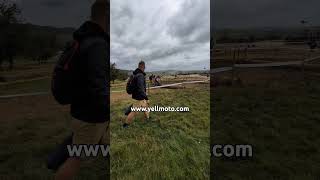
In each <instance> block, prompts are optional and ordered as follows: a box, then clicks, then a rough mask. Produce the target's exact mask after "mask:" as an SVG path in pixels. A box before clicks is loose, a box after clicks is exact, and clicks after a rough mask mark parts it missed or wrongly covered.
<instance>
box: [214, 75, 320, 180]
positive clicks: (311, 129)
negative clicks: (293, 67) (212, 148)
mask: <svg viewBox="0 0 320 180" xmlns="http://www.w3.org/2000/svg"><path fill="white" fill-rule="evenodd" d="M288 77H290V78H288V79H286V80H283V79H282V80H281V79H279V80H262V81H260V82H259V83H255V84H254V83H253V84H247V85H244V86H234V87H224V86H220V87H214V97H213V98H212V102H213V107H214V109H212V111H213V115H214V119H213V123H212V124H211V143H212V144H251V145H252V146H253V157H252V158H249V159H236V158H232V159H228V158H211V165H212V166H211V173H212V174H211V177H212V179H215V180H216V179H217V180H219V179H222V180H225V179H232V180H234V179H235V180H237V179H240V180H242V179H259V180H264V179H265V180H269V179H296V180H298V179H299V180H300V179H305V180H309V179H310V180H314V179H317V178H319V172H320V166H319V162H320V149H319V147H320V140H319V136H320V131H319V126H320V111H319V102H320V93H319V92H320V82H319V80H318V78H309V79H308V80H307V81H306V82H307V83H306V84H304V83H302V82H301V79H300V80H298V79H295V78H292V76H290V74H288ZM291 78H292V80H291Z"/></svg>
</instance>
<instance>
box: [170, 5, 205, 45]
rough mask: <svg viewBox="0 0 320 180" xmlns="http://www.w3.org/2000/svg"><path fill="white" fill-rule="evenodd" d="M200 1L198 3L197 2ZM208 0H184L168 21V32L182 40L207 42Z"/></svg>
mask: <svg viewBox="0 0 320 180" xmlns="http://www.w3.org/2000/svg"><path fill="white" fill-rule="evenodd" d="M200 1H201V2H202V3H199V2H200ZM209 3H210V1H209V0H194V1H185V2H184V4H183V5H182V8H181V10H180V11H179V12H178V13H177V14H176V15H175V16H173V17H172V18H171V19H170V20H169V21H168V25H169V27H170V28H169V29H168V33H169V34H170V35H171V36H172V37H174V38H179V39H181V40H182V41H183V42H189V41H196V42H207V41H208V40H209V35H210V32H209V30H210V27H209V21H210V14H209V13H206V12H209V11H208V7H209Z"/></svg>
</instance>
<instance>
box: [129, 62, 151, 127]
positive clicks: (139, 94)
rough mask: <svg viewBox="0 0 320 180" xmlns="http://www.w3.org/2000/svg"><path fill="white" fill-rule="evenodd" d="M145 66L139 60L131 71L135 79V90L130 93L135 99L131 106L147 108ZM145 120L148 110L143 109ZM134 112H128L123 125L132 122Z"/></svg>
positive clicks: (147, 117) (148, 117) (147, 118)
mask: <svg viewBox="0 0 320 180" xmlns="http://www.w3.org/2000/svg"><path fill="white" fill-rule="evenodd" d="M145 68H146V66H145V62H144V61H140V62H139V66H138V68H137V69H136V70H135V71H134V72H133V75H134V81H135V86H136V88H135V90H134V91H133V93H132V99H134V100H135V102H134V103H133V106H132V107H133V108H141V107H142V108H148V106H149V99H148V96H147V93H146V89H147V87H146V77H145V76H146V73H145V72H144V70H145ZM144 114H145V118H146V120H149V119H150V116H149V112H148V111H144ZM135 115H136V112H133V111H132V112H130V113H129V114H128V116H127V118H126V120H125V122H124V124H123V127H124V128H126V127H128V126H129V124H131V123H132V121H133V118H134V116H135Z"/></svg>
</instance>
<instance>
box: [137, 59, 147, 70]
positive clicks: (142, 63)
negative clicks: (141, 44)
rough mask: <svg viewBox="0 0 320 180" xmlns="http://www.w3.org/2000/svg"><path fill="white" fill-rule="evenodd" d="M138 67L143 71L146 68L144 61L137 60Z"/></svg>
mask: <svg viewBox="0 0 320 180" xmlns="http://www.w3.org/2000/svg"><path fill="white" fill-rule="evenodd" d="M138 68H139V69H140V70H141V71H142V72H144V70H145V69H146V64H145V63H144V61H140V62H139V65H138Z"/></svg>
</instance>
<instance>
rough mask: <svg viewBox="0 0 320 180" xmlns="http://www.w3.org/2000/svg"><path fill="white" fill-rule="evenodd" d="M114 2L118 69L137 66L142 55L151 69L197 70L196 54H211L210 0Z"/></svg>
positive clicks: (114, 54) (113, 40)
mask: <svg viewBox="0 0 320 180" xmlns="http://www.w3.org/2000/svg"><path fill="white" fill-rule="evenodd" d="M111 3H112V4H111V7H113V8H112V9H111V61H112V62H116V63H117V65H118V67H119V68H123V69H134V68H135V67H136V63H137V62H138V61H139V60H140V59H141V58H142V59H143V60H145V61H146V63H147V65H148V69H149V70H164V69H168V68H169V69H170V68H171V67H172V66H176V65H181V66H177V67H176V68H181V69H182V70H183V69H184V68H187V67H188V69H192V68H195V69H197V68H199V67H198V66H196V65H194V64H192V62H194V61H197V59H195V58H194V57H197V56H199V54H200V55H201V54H202V56H204V55H203V54H205V56H208V57H209V55H207V54H208V52H209V46H208V48H207V45H206V44H207V43H208V42H209V38H210V37H209V36H210V33H209V30H210V28H209V16H210V15H209V14H210V13H209V12H210V11H209V10H210V9H209V4H208V3H209V0H208V1H207V2H206V1H204V0H196V1H190V0H177V1H171V0H163V1H157V0H141V1H140V3H139V4H137V3H133V2H132V1H129V0H118V1H111ZM200 12H201V13H200ZM186 15H187V16H186ZM185 29H186V30H185ZM185 57H188V58H187V59H185ZM207 59H209V58H207ZM208 62H209V60H208ZM182 64H184V65H183V66H182ZM201 69H202V68H201Z"/></svg>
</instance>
